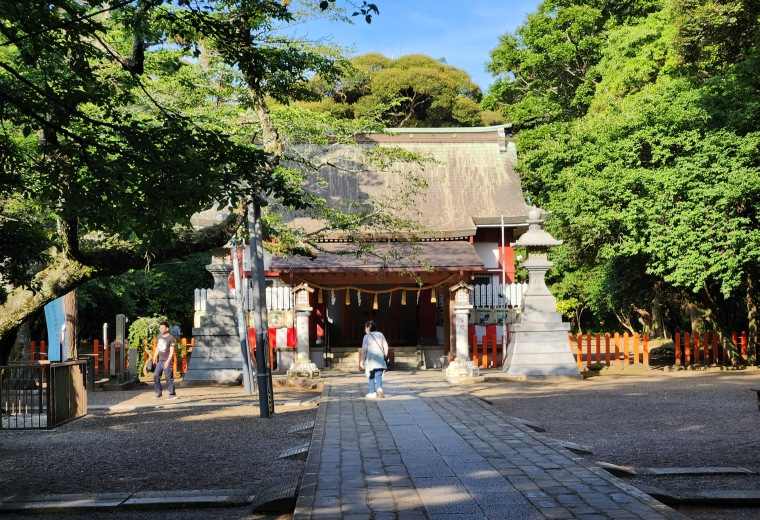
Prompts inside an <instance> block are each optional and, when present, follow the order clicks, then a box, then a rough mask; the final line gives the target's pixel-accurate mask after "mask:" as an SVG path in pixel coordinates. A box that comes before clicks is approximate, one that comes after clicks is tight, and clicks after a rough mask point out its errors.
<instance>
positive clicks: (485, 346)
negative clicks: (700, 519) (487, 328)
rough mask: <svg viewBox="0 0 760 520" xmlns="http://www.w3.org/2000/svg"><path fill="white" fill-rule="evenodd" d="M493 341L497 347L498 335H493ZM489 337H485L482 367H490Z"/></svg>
mask: <svg viewBox="0 0 760 520" xmlns="http://www.w3.org/2000/svg"><path fill="white" fill-rule="evenodd" d="M491 341H493V346H494V348H496V336H492V337H491ZM487 342H488V339H487V338H486V337H483V349H482V350H481V351H480V353H481V357H482V363H481V364H480V368H488V343H487Z"/></svg>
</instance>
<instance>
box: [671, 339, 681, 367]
mask: <svg viewBox="0 0 760 520" xmlns="http://www.w3.org/2000/svg"><path fill="white" fill-rule="evenodd" d="M673 344H674V345H675V347H676V348H675V355H676V366H681V333H680V332H676V337H675V340H674V341H673Z"/></svg>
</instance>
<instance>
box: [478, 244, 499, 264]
mask: <svg viewBox="0 0 760 520" xmlns="http://www.w3.org/2000/svg"><path fill="white" fill-rule="evenodd" d="M472 245H473V246H475V251H476V252H477V253H478V256H479V257H480V260H481V261H482V262H483V264H484V265H485V266H486V267H487V268H488V269H497V268H498V267H499V244H498V243H497V242H475V243H474V244H472Z"/></svg>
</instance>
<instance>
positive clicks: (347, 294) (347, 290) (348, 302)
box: [346, 289, 351, 305]
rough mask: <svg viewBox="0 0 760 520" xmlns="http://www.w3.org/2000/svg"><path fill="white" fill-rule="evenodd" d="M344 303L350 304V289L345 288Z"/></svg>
mask: <svg viewBox="0 0 760 520" xmlns="http://www.w3.org/2000/svg"><path fill="white" fill-rule="evenodd" d="M346 305H351V291H350V290H349V289H346Z"/></svg>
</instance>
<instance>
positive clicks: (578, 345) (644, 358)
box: [568, 332, 649, 369]
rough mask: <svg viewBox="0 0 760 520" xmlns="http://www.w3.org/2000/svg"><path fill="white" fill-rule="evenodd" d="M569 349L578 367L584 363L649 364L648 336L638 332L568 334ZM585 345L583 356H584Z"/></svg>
mask: <svg viewBox="0 0 760 520" xmlns="http://www.w3.org/2000/svg"><path fill="white" fill-rule="evenodd" d="M568 339H569V340H570V349H571V350H572V352H573V354H574V355H575V360H576V363H578V368H579V369H580V368H582V367H583V365H584V361H585V365H586V366H589V365H606V366H613V365H620V366H629V365H631V364H634V365H635V364H641V365H642V366H649V336H648V335H647V334H642V335H641V336H639V334H638V333H634V334H633V335H629V334H628V333H627V332H625V333H623V335H622V336H621V335H620V333H619V332H615V333H614V334H610V333H605V334H604V335H601V334H596V335H592V334H590V333H587V334H586V335H585V336H584V335H583V334H580V333H579V334H578V335H577V336H575V337H573V335H572V334H568ZM584 347H585V356H584Z"/></svg>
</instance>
